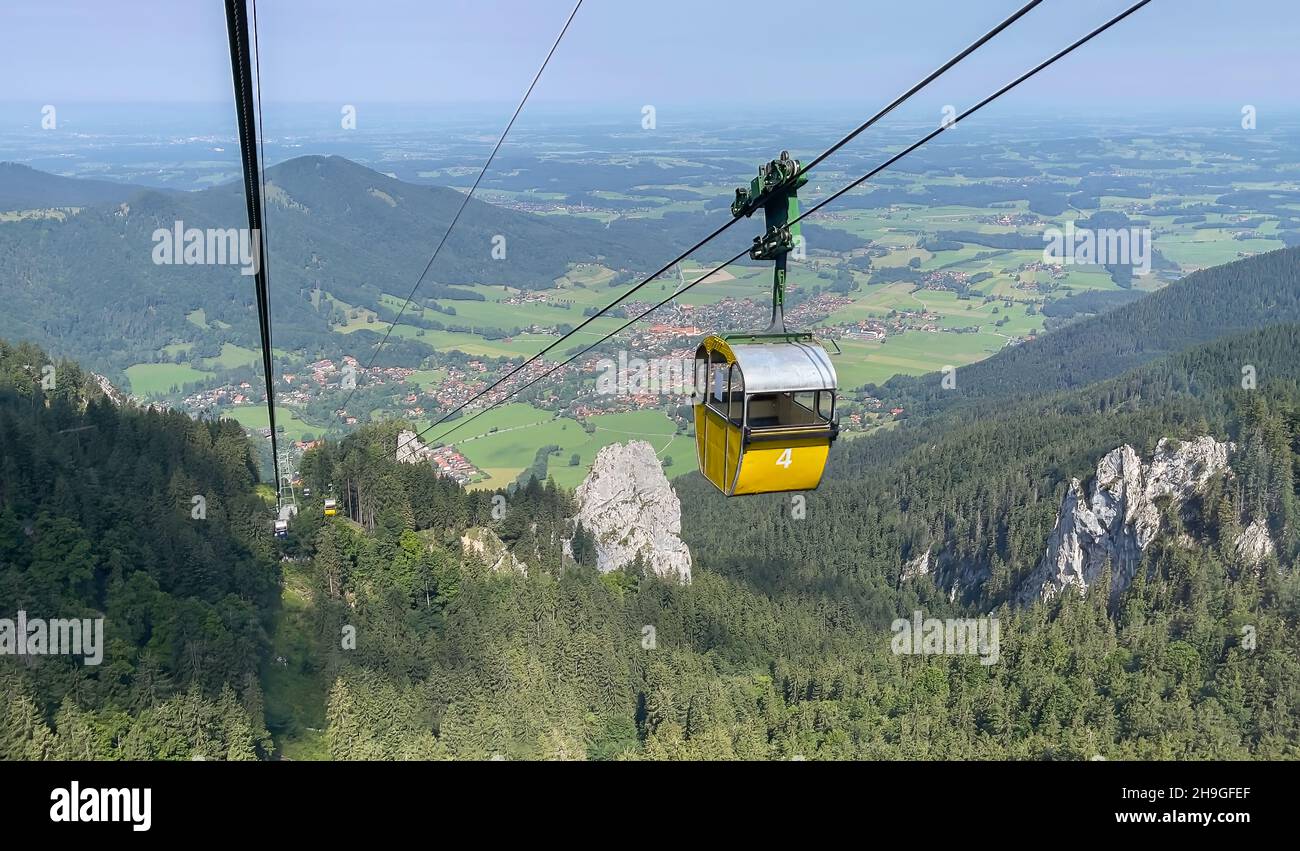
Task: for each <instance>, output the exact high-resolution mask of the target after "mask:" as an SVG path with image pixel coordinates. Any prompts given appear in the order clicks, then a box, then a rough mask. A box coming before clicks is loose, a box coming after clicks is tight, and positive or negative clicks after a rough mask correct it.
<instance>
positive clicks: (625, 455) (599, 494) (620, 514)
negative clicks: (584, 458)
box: [565, 440, 691, 582]
mask: <svg viewBox="0 0 1300 851" xmlns="http://www.w3.org/2000/svg"><path fill="white" fill-rule="evenodd" d="M574 496H575V499H576V501H577V505H578V516H577V518H576V519H577V521H579V522H581V523H582V525H583V527H584V528H585V529H586V530H587V531H588V532H589V533H590V534H591V535H592V537H593V538H594V540H595V548H596V567H597V569H599V570H600V571H601V572H602V573H605V572H608V571H611V570H618V569H620V568H622V567H626V566H628V565H630V564H632V563H633V562H634V561H635V560H636V559H637V557H638V556H639V557H640V558H641V559H642V561H643V562H644V563H645V565H646V567H647V569H649V570H650V571H652V572H654V573H655V574H657V575H658V576H662V577H666V578H668V577H676V578H677V579H678V580H679V581H681V582H689V581H690V579H691V551H690V550H689V549H688V548H687V546H686V544H685V543H684V542H683V541H682V539H681V537H680V536H681V532H682V506H681V502H680V501H679V500H678V498H677V494H676V493H675V492H674V491H673V489H672V486H671V485H670V484H669V483H668V477H667V476H665V475H664V471H663V468H662V467H661V466H660V464H659V458H658V456H657V455H655V450H654V447H653V446H651V445H650V444H649V443H646V442H645V441H643V440H633V441H630V442H629V443H626V444H621V443H612V444H610V445H609V446H606V447H604V448H603V449H601V450H600V452H599V453H597V454H596V459H595V461H594V462H593V463H592V465H591V472H589V473H588V474H587V478H586V479H584V480H583V482H582V484H581V485H579V486H578V490H577V491H576V493H575V494H574ZM565 550H566V552H568V553H569V554H570V555H572V550H571V548H570V546H569V542H567V541H566V542H565Z"/></svg>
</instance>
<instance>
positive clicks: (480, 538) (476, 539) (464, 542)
mask: <svg viewBox="0 0 1300 851" xmlns="http://www.w3.org/2000/svg"><path fill="white" fill-rule="evenodd" d="M460 548H461V552H463V553H464V554H465V555H467V556H473V557H474V558H476V559H478V560H479V561H480V562H482V563H483V564H484V565H485V566H486V567H487V569H488V570H490V571H492V572H494V573H519V574H526V573H528V565H527V563H525V562H523V561H520V560H519V559H518V558H517V557H516V556H515V554H514V553H512V552H510V549H509V548H508V547H506V545H505V542H503V541H502V540H501V539H500V538H499V537H497V533H496V532H493V531H492V530H491V529H488V528H486V527H477V528H471V529H467V530H466V531H465V534H464V535H461V537H460Z"/></svg>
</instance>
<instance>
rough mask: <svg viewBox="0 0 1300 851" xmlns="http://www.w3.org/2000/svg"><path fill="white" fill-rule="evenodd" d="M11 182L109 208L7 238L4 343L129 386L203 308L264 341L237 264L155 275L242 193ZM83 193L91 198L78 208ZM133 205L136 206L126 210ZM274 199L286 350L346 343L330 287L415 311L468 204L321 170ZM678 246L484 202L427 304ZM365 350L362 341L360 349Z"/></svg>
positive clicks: (58, 198)
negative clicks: (135, 367) (327, 303)
mask: <svg viewBox="0 0 1300 851" xmlns="http://www.w3.org/2000/svg"><path fill="white" fill-rule="evenodd" d="M10 168H12V169H17V171H16V172H14V173H16V174H19V175H24V181H25V183H24V185H28V186H30V187H31V188H30V190H28V191H27V192H26V194H28V195H29V196H31V198H30V200H31V201H32V202H33V203H36V204H39V205H55V204H57V203H71V201H72V199H78V200H80V201H82V202H85V201H86V199H87V198H91V197H94V196H96V195H99V196H100V197H102V198H103V199H104V200H105V201H107V203H92V204H89V205H88V206H86V207H85V208H84V209H83V210H82V211H81V212H80V213H78V214H77V215H74V216H72V217H70V218H68V219H67V220H66V221H58V220H35V221H21V222H8V223H3V224H0V259H2V260H3V268H4V269H5V270H6V271H5V272H4V273H3V274H4V279H3V281H2V283H3V287H4V291H5V296H6V304H5V310H4V311H3V312H0V335H3V336H8V337H10V338H13V339H25V340H31V341H33V342H36V343H38V344H41V345H43V346H46V347H47V348H50V349H51V350H53V351H57V352H58V353H60V354H63V355H67V356H70V357H76V358H77V359H79V360H81V361H83V362H84V363H86V364H87V365H88V366H91V367H93V368H95V369H98V370H100V371H107V372H109V373H110V374H111V375H114V376H115V377H119V378H120V374H119V373H118V372H117V370H120V369H121V368H123V367H124V366H126V365H129V364H130V363H132V362H135V361H138V360H141V359H147V358H149V357H152V355H153V353H156V352H157V351H158V350H159V349H161V348H162V347H164V346H166V345H168V344H169V343H171V342H173V341H174V340H176V339H177V338H178V337H187V336H188V335H192V334H193V332H194V330H195V329H194V328H193V327H192V326H190V325H187V324H186V316H187V315H189V314H191V313H193V312H194V311H196V310H198V309H202V310H203V311H204V314H203V315H204V317H205V319H206V322H207V323H209V324H210V325H213V326H214V327H215V324H216V323H223V325H222V326H221V327H224V326H227V325H228V326H230V328H229V331H228V334H229V336H230V337H231V338H232V340H233V341H234V342H237V343H240V344H242V345H245V346H253V345H255V344H256V343H257V340H258V336H257V322H256V311H255V308H254V296H253V289H252V284H251V280H252V279H251V278H250V277H247V276H243V275H241V274H240V273H239V270H238V268H236V267H234V266H213V265H156V264H155V263H154V262H153V256H152V252H153V248H154V244H155V243H154V241H153V234H154V232H155V231H156V230H157V229H159V228H163V229H168V230H171V229H172V228H173V227H174V226H175V223H176V222H178V221H179V222H183V223H184V227H185V228H222V229H225V228H240V227H244V226H245V225H246V220H245V215H246V214H245V206H244V204H245V202H244V197H243V189H242V184H240V183H232V184H227V185H223V186H218V187H214V188H212V189H207V190H203V191H201V192H194V193H164V192H159V191H157V190H152V189H140V188H138V187H131V188H129V189H128V188H127V187H122V186H117V185H108V184H98V183H97V182H93V181H79V180H71V179H68V178H59V177H55V176H53V175H45V174H41V173H40V172H34V171H32V170H31V169H26V168H25V167H22V166H12V167H10ZM83 183H85V184H88V186H87V187H82V184H83ZM65 184H68V185H70V187H71V188H67V189H64V188H63V187H64V186H65ZM77 188H81V189H83V190H84V191H82V192H81V193H80V194H78V193H77V192H75V191H73V190H74V189H77ZM109 188H111V189H112V190H113V192H109V191H108V189H109ZM38 190H39V191H40V192H44V193H45V194H39V192H38ZM124 193H127V194H129V197H127V198H126V199H125V202H124V203H125V206H122V204H123V200H122V197H123V194H124ZM267 196H268V198H267V215H266V220H267V238H268V241H269V244H270V255H271V256H270V269H271V310H272V317H273V322H274V328H275V342H276V345H277V346H281V347H285V348H295V347H298V346H301V345H310V344H313V343H314V344H322V343H325V344H328V345H331V346H337V345H338V340H337V339H336V338H331V336H330V333H329V323H328V310H327V309H325V310H323V309H321V308H320V307H319V306H313V303H312V293H313V290H315V289H317V288H319V290H321V291H323V292H328V293H331V294H333V296H334V297H335V298H337V299H339V300H342V301H344V302H346V303H348V304H352V305H358V306H362V307H369V308H373V307H376V306H377V305H378V304H379V298H380V295H381V293H392V294H400V295H401V296H403V297H404V296H405V295H406V293H408V292H409V291H410V289H411V287H412V285H413V284H414V283H415V281H416V279H417V277H418V276H419V274H420V272H421V270H422V269H423V268H424V266H425V264H426V263H427V262H428V261H429V257H430V255H431V253H432V252H433V250H434V247H435V246H436V245H437V243H438V240H439V239H441V238H442V235H443V233H444V232H445V230H446V228H447V225H448V223H449V222H450V221H451V219H452V216H454V215H455V212H456V210H457V208H458V207H459V206H460V203H461V201H462V199H463V197H464V196H463V195H462V194H461V193H460V192H458V191H455V190H452V189H445V188H441V187H431V186H417V185H414V184H409V183H403V182H401V181H399V180H395V179H393V178H391V177H388V176H386V175H384V174H381V173H379V172H377V171H373V170H371V169H369V168H366V167H364V166H361V165H358V164H356V163H354V162H351V161H350V160H347V159H344V158H341V157H321V156H310V157H300V158H297V159H293V160H289V161H287V162H284V163H281V164H280V165H277V166H275V167H273V168H271V169H269V170H268V172H267ZM14 197H17V194H15V195H14ZM498 237H500V239H498ZM496 245H500V246H502V247H503V248H504V257H502V258H501V259H496V258H494V256H493V248H494V246H496ZM674 248H675V246H669V245H665V244H664V243H662V242H660V241H656V240H650V239H640V238H633V237H632V236H630V235H627V234H622V235H617V236H616V235H613V234H611V232H610V231H609V230H607V229H606V228H605V226H604V225H603V224H601V223H600V222H598V221H595V220H592V219H585V218H580V217H574V216H542V215H536V214H531V213H524V212H519V211H515V210H510V209H506V208H502V207H497V206H494V205H491V204H487V203H483V202H480V201H478V200H473V201H471V202H470V203H469V205H468V206H467V207H466V209H465V212H464V214H463V215H462V217H461V219H460V221H459V223H458V224H457V226H456V229H455V231H454V232H453V233H452V236H451V238H450V239H448V241H447V244H446V245H445V246H444V248H443V250H442V252H441V254H440V255H439V257H438V261H437V263H436V264H435V265H434V267H433V268H432V269H431V271H430V273H429V275H428V276H427V277H426V279H425V282H424V284H423V285H422V287H421V290H420V293H419V296H420V297H422V298H428V297H431V296H448V295H450V296H451V297H456V293H455V292H453V291H448V290H447V289H446V287H447V286H448V285H453V284H473V283H486V284H508V285H511V286H516V287H521V288H525V289H540V288H545V287H549V286H551V285H552V284H553V281H554V280H555V279H556V278H558V277H560V276H562V275H563V274H564V273H565V272H566V271H567V269H568V267H569V264H570V263H581V262H602V263H605V264H606V265H609V266H611V267H613V268H616V269H627V270H630V271H634V272H649V271H652V270H653V269H654V268H655V267H657V266H658V265H661V264H662V263H663V262H666V261H667V260H669V259H671V253H670V252H672V251H673V250H674ZM367 337H369V335H365V336H360V335H358V336H357V339H356V340H355V343H356V345H358V346H362V345H364V344H366V339H367Z"/></svg>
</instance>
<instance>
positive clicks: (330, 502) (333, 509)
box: [325, 496, 339, 517]
mask: <svg viewBox="0 0 1300 851" xmlns="http://www.w3.org/2000/svg"><path fill="white" fill-rule="evenodd" d="M338 513H339V501H338V500H337V499H335V498H334V497H332V496H331V497H326V498H325V516H326V517H333V516H334V515H335V514H338Z"/></svg>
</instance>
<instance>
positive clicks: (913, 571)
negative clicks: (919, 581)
mask: <svg viewBox="0 0 1300 851" xmlns="http://www.w3.org/2000/svg"><path fill="white" fill-rule="evenodd" d="M932 549H933V547H926V548H925V552H923V553H921V554H920V555H919V556H917V557H916V558H914V559H912V560H911V561H909V562H907V563H906V564H904V565H903V571H902V574H901V576H900V578H901V579H902V581H903V582H908V581H911V580H913V579H916V578H917V577H919V576H928V575H929V574H930V552H931V550H932Z"/></svg>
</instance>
